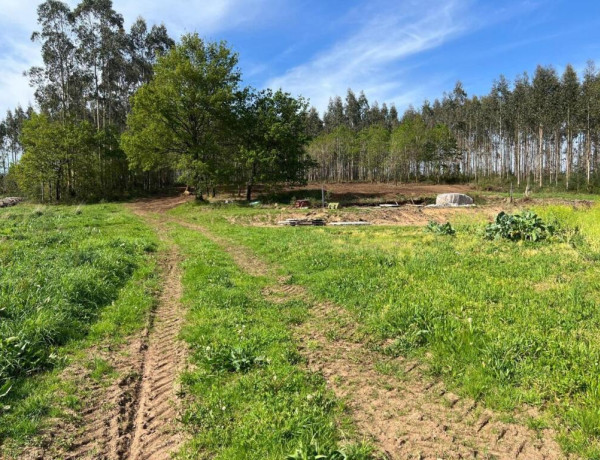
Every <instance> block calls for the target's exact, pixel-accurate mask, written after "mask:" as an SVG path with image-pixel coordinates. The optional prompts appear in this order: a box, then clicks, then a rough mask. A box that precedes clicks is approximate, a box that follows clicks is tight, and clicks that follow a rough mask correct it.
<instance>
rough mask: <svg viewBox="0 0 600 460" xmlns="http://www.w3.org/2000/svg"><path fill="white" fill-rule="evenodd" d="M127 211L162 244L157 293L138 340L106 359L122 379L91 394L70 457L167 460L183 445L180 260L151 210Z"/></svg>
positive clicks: (143, 207) (142, 205) (138, 205)
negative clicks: (179, 417) (179, 418)
mask: <svg viewBox="0 0 600 460" xmlns="http://www.w3.org/2000/svg"><path fill="white" fill-rule="evenodd" d="M160 203H161V204H164V203H163V202H160ZM130 209H131V210H132V212H133V213H134V214H136V215H138V216H140V217H142V218H143V219H144V220H145V221H146V222H147V223H148V224H149V225H150V226H152V227H154V228H155V230H156V232H157V234H158V235H159V236H160V238H161V239H163V241H165V242H166V250H165V251H164V252H163V254H162V256H161V277H162V282H161V284H162V289H161V294H160V297H159V299H158V305H157V307H156V308H155V309H154V311H153V312H152V314H151V315H150V317H149V318H148V324H147V326H146V328H145V329H144V332H143V333H142V334H141V336H139V337H138V338H136V339H135V340H132V341H131V342H130V343H129V344H128V345H127V347H126V349H125V350H120V352H119V353H112V356H108V357H107V358H108V360H109V362H110V363H111V364H112V366H113V367H114V370H115V371H116V372H117V373H118V374H119V375H122V377H121V378H120V379H119V380H118V381H117V382H115V383H114V384H113V385H111V386H110V387H108V388H102V387H101V386H99V385H97V386H94V387H92V388H91V389H90V390H91V391H90V393H91V397H90V403H91V404H90V405H91V407H89V408H88V409H86V410H85V412H84V417H83V420H82V427H83V428H82V432H81V434H80V435H79V436H78V440H77V442H76V443H75V445H74V446H73V448H72V449H71V450H70V452H69V453H68V458H106V459H111V460H112V459H131V460H137V459H144V460H145V459H165V458H169V457H170V454H171V453H173V452H175V451H176V450H177V448H178V447H179V446H180V445H181V443H182V441H183V435H182V433H181V427H179V426H178V424H177V420H176V419H177V407H176V406H177V397H176V392H177V388H176V383H177V377H178V375H179V373H180V371H181V370H182V367H183V365H184V359H185V346H184V345H183V343H179V342H178V339H177V334H178V333H179V330H180V328H181V325H182V322H183V319H184V312H183V309H182V306H181V303H180V299H181V294H182V287H181V280H180V271H179V263H180V256H179V253H178V251H177V247H176V246H175V245H174V244H173V243H172V242H171V241H168V240H167V239H166V234H167V232H166V229H165V227H164V225H163V224H162V223H161V222H160V221H157V220H156V219H152V218H150V214H149V213H150V211H152V210H154V208H153V207H148V206H147V204H146V202H139V203H136V204H134V205H132V206H131V207H130Z"/></svg>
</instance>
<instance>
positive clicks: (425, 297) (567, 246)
mask: <svg viewBox="0 0 600 460" xmlns="http://www.w3.org/2000/svg"><path fill="white" fill-rule="evenodd" d="M535 211H537V212H538V213H539V214H540V215H541V216H542V217H543V218H544V219H546V220H549V221H556V224H557V225H558V226H559V228H560V231H559V233H558V235H557V236H555V237H553V238H551V239H549V240H547V241H543V242H537V243H532V242H518V243H515V242H511V241H506V240H504V241H487V240H485V239H484V238H483V235H482V229H483V224H482V223H481V222H468V221H464V220H461V219H459V223H458V224H456V225H455V228H456V230H457V233H456V235H455V236H443V235H432V234H428V233H425V232H424V231H423V228H418V227H391V226H389V227H386V226H379V227H367V228H364V227H363V228H360V227H355V228H351V227H350V228H328V227H325V228H323V227H308V228H272V227H248V226H244V225H232V224H230V222H231V221H232V220H234V221H235V220H239V221H243V219H244V217H247V216H248V215H251V216H255V215H256V214H257V213H259V212H260V210H257V209H248V208H244V207H236V206H229V207H210V206H199V205H195V204H188V205H185V206H182V207H179V208H176V209H174V210H172V211H171V213H172V214H173V215H174V216H178V217H179V218H183V219H187V220H189V221H191V222H197V223H199V224H201V225H204V226H206V227H207V228H208V229H210V230H211V231H212V232H214V233H217V234H219V235H221V236H222V237H226V238H229V239H230V240H231V241H233V242H235V243H238V244H241V245H243V246H246V247H248V248H250V249H252V250H253V251H255V252H256V253H257V254H258V255H259V256H260V257H261V258H263V259H264V260H266V261H268V262H271V263H273V264H277V265H278V266H279V267H280V268H281V271H282V274H287V275H291V277H292V282H294V283H298V284H301V285H304V286H306V287H307V288H308V289H309V290H310V291H311V292H312V293H313V294H314V295H316V296H317V297H318V298H320V299H324V300H325V299H326V300H331V301H334V302H336V303H337V304H339V305H341V306H343V307H345V308H346V309H348V311H350V312H351V314H352V315H353V317H354V318H355V320H356V322H357V323H358V324H359V325H360V327H361V328H362V329H363V330H364V332H365V333H366V335H367V337H370V340H371V341H372V344H375V345H371V346H374V347H376V348H377V349H378V350H379V351H380V352H381V353H383V354H385V355H388V356H401V355H402V356H414V357H418V358H419V359H421V360H423V361H425V362H427V363H428V368H429V370H430V372H431V373H432V374H433V375H434V376H437V377H440V378H442V379H443V380H444V381H445V382H446V383H447V384H448V385H450V386H451V387H452V388H454V389H455V390H456V391H458V392H460V393H461V394H463V395H467V396H470V397H473V398H475V399H476V400H479V401H481V402H483V403H484V404H485V405H487V406H488V407H491V408H494V409H497V410H500V411H502V412H504V413H506V414H507V415H506V416H507V418H510V417H512V414H515V413H518V410H519V409H522V408H524V407H526V406H532V407H534V408H536V409H537V410H536V412H535V414H534V415H529V416H527V420H526V422H527V423H528V424H529V425H530V426H531V427H534V428H544V427H552V428H555V429H557V430H558V432H559V437H560V439H559V440H560V442H561V445H562V447H563V448H564V449H565V451H566V452H572V453H575V454H577V455H581V456H582V457H584V458H600V410H598V407H600V381H599V377H598V376H599V375H600V372H599V371H600V342H599V341H598V331H599V327H600V309H599V305H600V304H599V300H600V299H599V293H600V269H599V267H598V264H597V260H598V256H599V255H600V224H599V223H598V222H600V208H599V207H593V208H590V209H579V210H575V209H574V208H572V207H569V206H542V207H539V208H538V209H535ZM266 212H272V211H266ZM378 344H379V345H378Z"/></svg>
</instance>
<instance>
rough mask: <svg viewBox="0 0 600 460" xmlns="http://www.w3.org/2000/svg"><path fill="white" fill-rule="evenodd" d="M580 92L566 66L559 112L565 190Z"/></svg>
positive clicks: (572, 70)
mask: <svg viewBox="0 0 600 460" xmlns="http://www.w3.org/2000/svg"><path fill="white" fill-rule="evenodd" d="M580 92H581V88H580V84H579V78H578V77H577V73H576V72H575V69H573V66H572V65H570V64H569V65H567V67H566V68H565V71H564V73H563V75H562V79H561V111H562V112H563V116H564V117H565V119H566V135H567V153H566V170H565V188H566V189H567V190H568V189H569V181H570V179H571V169H572V165H573V125H574V122H575V121H576V120H577V119H578V118H579V116H578V115H579V114H578V110H579V108H580V101H579V94H580Z"/></svg>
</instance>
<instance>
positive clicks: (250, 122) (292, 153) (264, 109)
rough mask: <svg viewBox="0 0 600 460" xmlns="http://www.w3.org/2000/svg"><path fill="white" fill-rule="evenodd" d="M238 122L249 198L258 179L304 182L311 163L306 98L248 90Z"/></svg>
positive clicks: (269, 181) (269, 182) (278, 92)
mask: <svg viewBox="0 0 600 460" xmlns="http://www.w3.org/2000/svg"><path fill="white" fill-rule="evenodd" d="M244 99H245V101H244V107H243V109H242V110H241V117H240V120H239V124H238V126H239V127H240V128H239V129H240V132H241V133H242V135H241V143H240V147H239V159H240V163H241V164H242V165H243V171H244V177H245V179H246V199H247V200H248V201H250V200H251V199H252V189H253V186H254V184H255V183H256V182H259V183H262V184H274V183H280V182H288V183H301V182H303V181H304V180H305V173H306V168H307V166H308V165H309V164H310V163H309V162H308V161H307V158H306V155H305V146H306V144H307V143H308V140H309V138H308V136H307V135H306V124H305V123H306V110H307V106H308V104H307V103H306V102H305V101H304V99H301V98H300V99H294V98H293V97H291V96H290V95H289V94H288V93H284V92H282V91H281V90H279V91H276V92H275V93H273V91H271V90H270V89H269V90H264V91H260V92H254V91H251V90H249V91H247V93H246V97H245V98H244Z"/></svg>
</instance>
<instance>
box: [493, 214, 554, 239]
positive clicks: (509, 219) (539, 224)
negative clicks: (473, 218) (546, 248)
mask: <svg viewBox="0 0 600 460" xmlns="http://www.w3.org/2000/svg"><path fill="white" fill-rule="evenodd" d="M554 231H555V229H554V226H552V225H550V224H547V223H545V222H544V221H543V220H542V219H541V218H540V217H538V215H537V214H535V213H534V212H532V211H526V212H524V213H523V214H506V213H505V212H504V211H502V212H501V213H500V214H498V215H497V216H496V220H495V221H494V222H493V223H491V224H488V225H487V226H486V227H485V237H486V239H488V240H498V239H501V238H504V239H507V240H511V241H533V242H536V241H542V240H545V239H547V238H548V237H550V236H552V235H553V234H554Z"/></svg>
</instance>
